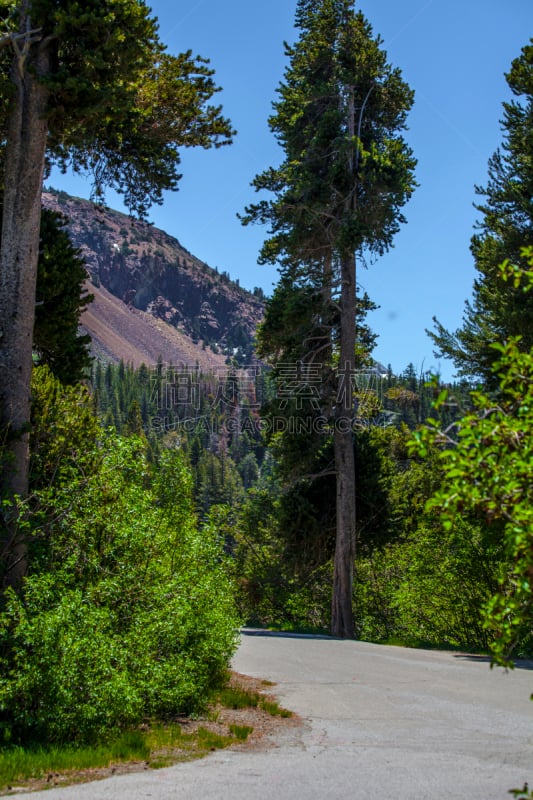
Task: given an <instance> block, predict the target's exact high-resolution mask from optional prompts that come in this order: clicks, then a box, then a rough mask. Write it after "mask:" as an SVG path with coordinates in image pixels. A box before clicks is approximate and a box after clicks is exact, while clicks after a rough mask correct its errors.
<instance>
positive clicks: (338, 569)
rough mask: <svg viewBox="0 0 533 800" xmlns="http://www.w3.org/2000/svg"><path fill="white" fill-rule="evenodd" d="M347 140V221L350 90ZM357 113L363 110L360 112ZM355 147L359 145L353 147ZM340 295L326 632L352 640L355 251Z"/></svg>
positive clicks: (352, 169)
mask: <svg viewBox="0 0 533 800" xmlns="http://www.w3.org/2000/svg"><path fill="white" fill-rule="evenodd" d="M344 103H345V111H346V134H347V138H348V148H347V163H346V167H347V170H348V175H350V176H352V189H351V192H350V194H349V195H348V197H347V198H346V201H345V213H346V216H347V218H350V216H353V214H354V212H355V209H356V205H357V203H356V200H357V175H356V157H355V152H354V136H355V100H354V90H353V87H348V89H347V94H346V98H345V99H344ZM361 113H362V112H361ZM357 147H358V145H357ZM340 273H341V274H340V278H341V297H340V326H339V376H338V384H337V385H338V390H337V401H336V406H335V432H334V435H333V439H334V451H335V471H336V474H337V486H336V514H337V516H336V520H337V525H336V539H335V557H334V568H333V596H332V602H331V632H332V634H333V635H334V636H339V637H341V638H343V639H354V638H355V622H354V615H353V604H352V600H353V580H354V562H355V523H356V518H355V488H356V487H355V455H354V444H353V418H354V408H353V401H354V392H353V384H354V378H355V338H356V322H355V315H356V296H355V289H356V261H355V253H354V252H353V251H352V252H350V253H344V254H343V255H342V257H341V260H340Z"/></svg>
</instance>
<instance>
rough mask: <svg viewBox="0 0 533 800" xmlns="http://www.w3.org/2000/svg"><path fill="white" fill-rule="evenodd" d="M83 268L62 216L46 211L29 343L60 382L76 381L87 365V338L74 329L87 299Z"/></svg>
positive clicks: (42, 222) (42, 226)
mask: <svg viewBox="0 0 533 800" xmlns="http://www.w3.org/2000/svg"><path fill="white" fill-rule="evenodd" d="M86 279H87V272H86V270H85V265H84V261H83V259H82V258H81V257H80V253H79V250H76V249H75V248H74V247H73V246H72V243H71V241H70V239H69V236H68V234H67V232H66V230H65V229H64V219H63V218H62V217H61V215H60V214H57V213H55V212H53V211H49V210H48V209H43V211H42V216H41V246H40V249H39V261H38V264H37V291H36V297H37V303H36V309H35V327H34V330H33V346H34V349H35V351H36V352H37V354H38V356H39V361H40V362H41V363H42V364H46V365H47V366H49V367H50V369H51V370H52V372H53V373H54V375H55V376H56V377H57V378H59V380H60V381H61V382H62V383H64V384H74V383H77V382H78V381H79V380H81V378H82V377H83V376H84V374H85V373H86V371H87V369H88V367H89V365H90V357H89V345H90V342H91V338H90V336H87V335H83V334H80V333H79V332H78V328H79V321H80V315H81V313H82V312H83V310H84V309H85V308H86V306H87V305H88V304H89V303H90V302H91V301H92V299H93V298H92V295H90V294H88V293H87V292H85V291H84V290H83V284H84V282H85V280H86Z"/></svg>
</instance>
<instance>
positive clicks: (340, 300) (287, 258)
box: [244, 0, 415, 637]
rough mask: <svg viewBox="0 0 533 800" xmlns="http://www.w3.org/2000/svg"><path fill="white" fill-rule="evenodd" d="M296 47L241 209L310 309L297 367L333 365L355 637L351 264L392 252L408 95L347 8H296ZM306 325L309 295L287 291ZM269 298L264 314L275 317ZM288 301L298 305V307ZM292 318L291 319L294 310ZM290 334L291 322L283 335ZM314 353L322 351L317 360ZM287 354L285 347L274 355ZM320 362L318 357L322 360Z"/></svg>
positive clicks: (320, 3)
mask: <svg viewBox="0 0 533 800" xmlns="http://www.w3.org/2000/svg"><path fill="white" fill-rule="evenodd" d="M296 27H297V28H298V29H299V31H300V36H299V39H298V41H297V43H296V44H295V45H294V46H292V47H287V56H288V58H289V66H288V67H287V70H286V72H285V80H284V82H283V83H282V84H281V86H280V87H279V90H278V91H279V100H278V101H277V102H275V103H274V114H273V115H272V117H271V118H270V127H271V130H272V131H273V133H274V134H275V136H276V137H277V139H278V141H279V143H280V145H281V146H282V148H283V150H284V154H285V158H284V160H283V163H282V164H281V166H280V167H278V168H271V169H268V170H266V171H265V172H263V173H262V174H261V175H259V176H257V177H256V178H255V181H254V185H255V188H256V189H257V190H263V189H266V190H268V191H270V192H272V193H273V195H274V198H273V199H271V200H263V201H261V202H259V203H258V204H256V205H252V206H250V207H249V208H248V209H247V216H246V217H245V218H244V222H252V221H253V222H263V223H268V224H269V225H270V237H269V239H268V240H267V241H266V242H265V244H264V246H263V249H262V254H261V257H262V259H263V260H264V261H271V262H276V261H277V262H278V263H279V264H280V268H281V273H282V278H281V280H282V285H283V284H284V285H285V287H289V286H290V287H291V288H292V287H294V286H303V287H305V291H306V292H307V293H309V292H311V295H312V296H313V300H312V301H311V299H309V302H314V303H315V310H314V313H313V314H311V317H312V326H311V327H310V329H309V330H308V331H307V332H306V334H302V335H301V341H302V342H303V343H304V349H305V343H307V346H308V352H307V354H304V355H303V360H304V361H305V360H306V359H307V361H308V362H310V363H313V362H314V361H315V359H316V360H317V361H318V359H319V358H320V361H321V362H325V361H327V362H329V365H330V374H331V375H332V376H333V382H334V386H333V389H334V391H333V395H332V396H331V397H330V416H331V422H332V428H333V432H334V433H333V438H334V453H335V456H334V460H335V473H336V485H337V499H336V549H335V562H334V563H335V568H334V585H333V596H332V624H331V629H332V633H333V634H334V635H337V636H342V637H353V636H354V617H353V609H352V588H353V565H354V558H355V529H356V520H355V494H356V487H355V461H354V446H353V422H354V389H355V380H354V379H355V374H356V368H357V362H356V341H357V333H356V311H357V309H356V266H357V260H362V259H363V258H364V257H365V256H371V255H381V254H382V253H383V252H385V251H386V250H387V249H388V248H389V247H390V245H391V243H392V239H393V236H394V234H395V233H396V232H397V230H398V227H399V224H400V222H402V221H403V217H402V214H401V212H400V209H401V207H402V206H403V205H404V203H405V202H406V201H407V199H408V198H409V196H410V195H411V193H412V191H413V188H414V178H413V170H414V166H415V161H414V159H413V156H412V153H411V150H410V149H409V147H408V146H407V145H406V143H405V141H404V140H403V138H402V135H401V132H402V131H403V130H404V128H405V123H406V114H407V112H408V110H409V109H410V107H411V105H412V102H413V93H412V92H411V90H410V89H409V87H408V86H407V85H406V83H405V82H404V81H403V79H402V77H401V74H400V71H399V70H397V69H393V68H392V67H391V66H390V65H389V64H388V63H387V57H386V53H385V52H384V51H383V49H382V48H381V40H380V38H379V37H377V38H374V37H373V33H372V28H371V26H370V24H369V23H368V22H367V20H366V19H365V18H364V16H363V15H362V14H361V13H357V12H356V11H355V9H354V3H353V2H352V0H299V2H298V5H297V11H296ZM286 295H287V300H288V302H290V303H291V304H292V309H293V311H294V313H296V314H300V317H301V318H302V319H304V318H305V314H304V315H303V316H302V302H303V304H304V305H305V302H306V297H305V293H304V294H302V293H300V295H299V296H298V294H296V295H295V293H294V291H292V290H291V291H290V292H286ZM279 299H280V293H279V292H278V294H277V297H276V300H275V302H274V303H272V304H271V305H270V306H269V307H268V308H267V321H266V323H265V324H266V325H267V326H268V324H269V314H272V313H276V314H279V305H278V301H279ZM295 301H296V302H295ZM293 311H291V312H290V313H291V314H292V313H293ZM291 330H292V328H291V326H290V325H289V326H287V331H288V336H290V335H291ZM317 351H318V352H317ZM290 353H291V345H290V342H289V339H288V340H287V344H286V346H284V345H283V344H279V343H278V345H277V346H276V348H275V349H273V350H272V351H271V353H270V356H271V357H272V358H273V359H281V360H283V358H284V357H285V355H289V354H290ZM319 354H320V355H319Z"/></svg>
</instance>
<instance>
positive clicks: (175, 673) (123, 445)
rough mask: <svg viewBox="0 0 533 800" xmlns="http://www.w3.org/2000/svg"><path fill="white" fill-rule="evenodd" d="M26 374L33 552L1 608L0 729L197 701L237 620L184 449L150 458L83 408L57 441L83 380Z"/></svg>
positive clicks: (55, 733) (12, 734)
mask: <svg viewBox="0 0 533 800" xmlns="http://www.w3.org/2000/svg"><path fill="white" fill-rule="evenodd" d="M38 374H39V373H38ZM37 387H38V391H37V392H36V405H35V411H34V413H35V416H36V421H37V424H36V432H37V437H38V438H36V439H35V444H36V456H35V465H36V466H35V473H34V474H35V480H36V485H37V486H38V487H39V488H38V489H36V491H35V493H34V500H33V502H35V503H36V504H37V508H38V513H37V514H34V515H33V517H32V518H31V520H30V523H29V524H31V526H32V527H31V534H32V537H33V542H34V545H33V546H34V547H36V548H37V552H38V557H35V558H33V559H32V561H31V573H30V575H29V576H28V577H27V578H26V580H25V582H24V586H23V588H22V589H21V591H20V593H19V594H15V592H13V591H11V590H10V591H8V592H7V593H6V595H5V597H4V607H3V611H2V614H1V615H0V661H1V667H2V669H1V677H0V728H1V730H2V734H3V738H4V740H5V741H15V742H16V741H22V742H26V741H32V740H33V741H35V740H37V741H40V742H45V741H48V742H68V741H78V742H83V741H86V742H87V741H94V740H96V739H100V738H106V737H109V736H110V735H112V734H114V733H116V731H118V730H121V729H123V728H125V727H128V726H130V725H132V724H134V723H138V722H139V721H141V720H142V719H144V718H146V717H157V718H159V719H161V718H168V717H172V716H175V715H176V714H179V713H183V712H190V711H192V710H195V709H198V708H199V707H201V706H202V705H203V704H205V702H206V701H207V698H208V696H209V693H210V692H211V691H212V688H213V687H214V686H217V685H219V684H220V683H221V682H222V681H223V680H224V678H225V675H226V670H227V665H228V660H229V657H230V655H231V653H232V651H233V648H234V646H235V631H236V627H237V624H238V620H237V617H236V615H235V611H234V606H233V599H232V594H233V587H232V583H231V580H230V579H229V577H228V569H227V567H226V563H225V559H224V557H223V555H222V549H221V543H220V541H219V539H218V536H217V535H216V533H215V532H214V531H213V530H210V529H207V528H204V530H203V531H202V533H201V534H200V533H199V532H198V529H197V527H196V521H195V517H194V514H193V510H192V497H191V490H192V480H191V475H190V472H189V470H188V468H187V466H186V463H185V460H184V456H183V453H182V452H180V451H177V450H174V451H166V452H164V453H163V454H162V455H161V458H160V460H159V463H158V464H157V465H150V464H149V463H148V461H147V458H146V454H145V451H146V444H145V442H144V441H143V440H142V439H139V438H137V437H134V436H132V437H129V438H127V439H123V438H118V437H116V436H115V435H113V434H111V433H109V434H105V435H104V434H102V433H101V432H99V433H98V435H97V436H95V434H96V430H95V428H94V427H92V426H91V424H90V422H89V418H88V417H87V418H86V421H85V423H84V424H83V425H82V426H81V429H80V431H79V432H78V438H77V439H75V440H74V441H73V442H71V443H70V444H71V447H68V448H67V447H65V444H66V442H67V441H68V436H69V432H72V433H74V431H75V420H74V412H75V410H76V409H79V407H80V402H79V401H80V400H81V401H82V402H83V393H82V391H81V390H79V389H78V390H75V389H63V388H62V387H60V385H59V384H58V383H57V382H54V379H53V378H52V377H51V376H50V374H49V373H47V372H46V371H45V370H42V371H41V372H40V381H39V382H38V383H37ZM47 394H48V395H49V396H48V398H47ZM85 402H86V401H85ZM81 408H83V405H82V406H81ZM61 410H62V411H63V413H62V414H61V413H60V412H61ZM52 418H53V419H55V420H56V423H57V425H56V426H55V427H56V436H54V435H53V434H52V431H53V430H54V425H53V424H52ZM81 419H83V417H82V418H81ZM39 430H41V431H44V432H46V433H47V436H41V435H39ZM83 440H84V442H83ZM83 443H84V444H85V450H84V449H83V447H82V444H83ZM43 486H44V489H43V488H40V487H43Z"/></svg>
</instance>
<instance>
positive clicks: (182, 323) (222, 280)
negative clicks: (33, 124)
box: [43, 190, 263, 368]
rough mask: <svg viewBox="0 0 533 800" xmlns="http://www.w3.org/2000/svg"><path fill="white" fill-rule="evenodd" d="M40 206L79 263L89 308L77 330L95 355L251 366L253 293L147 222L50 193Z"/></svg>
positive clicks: (256, 300)
mask: <svg viewBox="0 0 533 800" xmlns="http://www.w3.org/2000/svg"><path fill="white" fill-rule="evenodd" d="M43 204H44V205H45V206H46V207H47V208H50V209H53V210H54V211H59V212H61V213H62V214H64V215H65V216H66V217H67V218H68V220H69V223H68V229H69V233H70V236H71V239H72V241H73V243H74V244H75V246H76V247H78V248H79V249H80V250H81V252H82V255H83V257H84V259H85V262H86V266H87V270H88V273H89V280H90V284H91V285H90V286H89V287H88V288H89V289H90V291H91V293H92V294H94V295H95V300H94V302H93V303H92V304H91V305H90V306H89V308H88V310H87V311H86V312H85V314H84V316H83V318H82V323H83V327H84V328H85V329H86V330H87V332H88V333H89V334H90V335H91V337H92V340H93V349H94V352H95V353H96V354H98V355H101V356H103V357H105V358H107V359H111V360H114V361H118V360H120V359H121V358H122V359H124V361H129V362H131V363H133V364H134V365H139V364H141V363H143V362H144V363H146V364H151V363H154V362H155V361H156V360H157V358H158V357H159V356H161V357H162V359H163V361H164V362H166V363H172V364H190V365H194V364H196V363H198V364H199V365H200V366H201V367H202V368H212V367H216V366H218V365H222V364H224V363H225V361H226V359H227V358H228V357H232V358H237V359H238V360H239V361H240V363H246V362H249V361H250V359H251V358H252V341H253V337H254V334H255V330H256V327H257V324H258V323H259V322H260V320H261V318H262V314H263V303H262V297H261V296H260V295H261V293H260V292H258V293H257V294H258V295H259V296H256V295H255V294H251V293H250V292H247V291H245V290H244V289H242V288H240V287H239V286H237V285H236V284H235V283H233V282H232V281H231V280H230V279H229V276H228V275H227V274H225V273H222V274H218V272H217V271H215V270H213V269H211V267H209V266H208V265H207V264H205V263H203V262H202V261H200V260H199V259H198V258H196V257H195V256H193V255H192V254H191V253H190V252H189V251H188V250H186V249H185V248H184V247H183V246H182V245H181V244H180V242H179V241H178V240H177V239H175V238H174V237H172V236H169V235H168V234H167V233H165V232H164V231H162V230H159V229H158V228H156V227H154V226H153V225H150V224H148V223H146V222H140V221H139V220H134V219H132V218H130V217H128V216H127V215H126V214H122V213H120V212H118V211H112V210H109V209H100V208H98V207H96V206H94V205H93V204H92V203H90V202H89V201H87V200H81V199H79V198H75V197H71V196H69V195H68V194H66V193H65V192H57V191H54V190H49V191H46V192H45V193H44V195H43Z"/></svg>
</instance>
